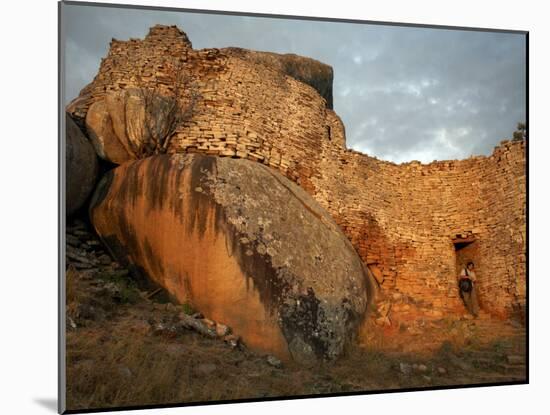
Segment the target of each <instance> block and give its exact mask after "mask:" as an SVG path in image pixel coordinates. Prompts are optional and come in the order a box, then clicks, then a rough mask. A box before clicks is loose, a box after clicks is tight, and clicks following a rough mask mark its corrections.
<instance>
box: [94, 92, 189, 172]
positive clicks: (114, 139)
mask: <svg viewBox="0 0 550 415" xmlns="http://www.w3.org/2000/svg"><path fill="white" fill-rule="evenodd" d="M174 99H175V98H174V97H169V96H162V95H160V94H158V93H156V92H154V91H153V90H148V89H145V88H129V89H125V90H121V91H113V92H109V93H107V94H105V95H104V97H103V99H101V100H98V101H96V102H94V103H93V104H92V105H91V106H90V109H89V110H88V113H87V115H86V129H87V131H88V135H89V136H90V139H91V141H92V143H93V145H94V148H95V150H96V152H97V154H98V155H99V156H100V157H101V158H103V159H105V160H108V161H110V162H112V163H115V164H120V163H123V162H125V161H127V160H133V159H139V158H143V157H146V156H149V155H152V154H154V153H155V152H158V151H160V150H161V148H162V144H163V143H164V141H162V140H165V139H166V140H168V139H169V136H170V135H171V134H172V133H173V132H174V131H173V129H174V128H175V123H176V120H175V119H174V118H175V117H178V116H179V115H177V114H176V112H173V107H172V105H175V104H174V102H173V100H174ZM167 143H168V142H167Z"/></svg>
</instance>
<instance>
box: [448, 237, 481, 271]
mask: <svg viewBox="0 0 550 415" xmlns="http://www.w3.org/2000/svg"><path fill="white" fill-rule="evenodd" d="M453 245H454V249H455V256H456V272H457V275H458V273H460V271H461V270H462V268H464V267H465V266H466V264H467V263H468V262H470V261H472V262H473V263H474V264H475V266H476V268H478V266H479V261H478V260H479V255H478V249H477V245H478V244H477V241H476V238H475V236H474V235H471V234H470V235H457V237H456V238H454V239H453Z"/></svg>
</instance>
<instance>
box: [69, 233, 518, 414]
mask: <svg viewBox="0 0 550 415" xmlns="http://www.w3.org/2000/svg"><path fill="white" fill-rule="evenodd" d="M69 235H70V236H68V238H67V243H68V245H67V247H68V256H67V260H68V263H69V264H70V265H69V269H68V273H67V342H66V350H67V360H66V363H67V407H68V409H71V410H77V409H90V408H109V407H120V406H136V405H140V406H141V405H155V404H169V403H189V402H201V401H217V400H232V399H254V398H265V397H282V396H296V395H314V394H331V393H343V392H368V391H380V390H391V389H402V388H424V387H435V386H453V385H464V384H489V383H501V382H521V381H525V380H526V364H525V363H526V361H525V358H526V348H525V346H526V333H525V329H524V328H523V327H522V326H521V325H520V324H517V323H515V322H513V321H502V320H495V319H492V318H491V317H490V316H488V315H482V316H481V317H480V318H478V319H469V318H467V317H460V318H442V319H439V320H431V321H429V322H423V321H422V322H420V323H419V324H416V325H413V326H410V327H407V328H404V327H403V326H401V327H399V328H398V329H393V330H384V329H381V328H380V327H376V326H374V325H373V328H372V335H371V336H369V338H368V339H367V340H366V341H364V343H363V344H362V345H361V346H360V347H359V346H358V347H356V348H354V349H353V350H350V351H349V352H348V353H347V355H346V356H344V357H342V358H341V359H339V360H338V361H336V362H333V363H330V364H322V365H319V366H316V367H314V368H309V369H308V368H304V367H300V366H297V365H295V364H292V363H282V362H279V361H277V359H273V358H272V357H268V356H265V355H259V354H257V353H254V352H252V351H250V350H248V349H247V348H246V345H245V344H243V343H242V342H239V341H237V340H236V337H235V336H223V335H222V336H205V335H204V333H203V334H199V333H198V332H197V331H196V330H194V329H191V328H189V327H188V326H185V325H183V324H182V323H181V319H182V316H184V315H185V316H187V317H186V318H189V317H190V316H191V315H194V316H195V317H199V319H200V317H201V316H197V314H194V313H195V310H192V309H190V307H189V306H187V305H183V306H182V305H174V304H172V303H170V302H167V298H166V297H165V296H164V295H163V293H162V292H160V291H158V290H155V289H147V288H144V287H142V286H140V285H139V284H137V283H136V282H135V281H134V280H133V279H132V277H131V276H130V275H129V273H128V271H127V270H125V269H124V268H122V267H121V266H120V265H118V264H117V263H116V262H113V261H112V260H111V259H110V257H109V256H108V255H106V253H105V252H104V251H103V247H102V245H101V243H100V242H99V241H97V239H96V238H95V237H94V236H93V234H91V233H90V232H89V231H88V230H87V229H86V226H85V225H84V224H82V223H78V224H73V225H72V226H70V227H69ZM94 241H95V242H94ZM201 321H206V322H208V320H201ZM236 334H238V333H236Z"/></svg>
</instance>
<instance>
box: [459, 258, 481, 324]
mask: <svg viewBox="0 0 550 415" xmlns="http://www.w3.org/2000/svg"><path fill="white" fill-rule="evenodd" d="M474 268H475V267H474V263H473V262H472V261H470V262H468V263H467V264H466V266H465V267H464V268H462V271H461V272H460V275H459V276H458V287H459V290H460V297H461V298H462V300H463V301H464V305H465V306H466V308H467V309H468V311H469V312H470V313H471V314H472V315H474V316H475V317H477V315H478V313H479V303H478V301H477V294H476V284H477V283H476V273H475V271H474Z"/></svg>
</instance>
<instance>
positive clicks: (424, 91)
mask: <svg viewBox="0 0 550 415" xmlns="http://www.w3.org/2000/svg"><path fill="white" fill-rule="evenodd" d="M63 18H64V23H65V33H66V43H65V56H66V65H65V79H66V94H65V99H66V101H69V100H71V99H72V98H74V97H76V96H77V95H78V93H79V91H80V89H81V88H83V87H84V86H85V85H86V84H87V83H89V82H90V81H91V80H92V79H93V77H94V75H95V74H96V72H97V70H98V67H99V63H100V59H101V58H102V57H104V56H105V55H106V54H107V50H108V45H109V42H110V40H111V38H115V39H120V40H126V39H129V38H131V37H133V38H143V37H144V36H145V35H146V34H147V31H148V28H149V27H150V26H153V25H155V24H176V25H178V26H179V27H180V28H181V29H182V30H184V31H185V32H186V33H187V35H188V37H189V39H190V40H191V42H192V43H193V47H194V48H195V49H201V48H210V47H219V48H221V47H226V46H238V47H243V48H247V49H255V50H264V51H271V52H278V53H296V54H299V55H303V56H309V57H312V58H314V59H317V60H320V61H321V62H324V63H327V64H329V65H331V66H332V67H333V68H334V109H335V111H336V112H337V113H338V114H339V115H340V116H341V117H342V120H343V121H344V124H345V126H346V135H347V144H348V147H350V148H353V149H355V150H358V151H362V152H364V153H367V154H369V155H372V156H376V157H378V158H380V159H384V160H390V161H394V162H397V163H401V162H405V161H411V160H419V161H422V162H431V161H432V160H445V159H457V158H466V157H469V156H471V155H482V154H483V155H489V154H491V152H492V150H493V147H494V146H495V145H497V144H498V143H499V142H500V141H501V140H503V139H505V138H509V137H511V135H512V132H513V131H514V129H515V126H516V123H517V122H518V121H524V120H525V118H526V113H525V106H526V104H525V102H526V101H525V100H526V95H525V91H526V82H525V78H526V75H525V61H526V49H525V36H524V35H522V34H516V33H495V32H477V31H459V30H446V29H427V28H417V27H415V28H412V27H401V26H383V25H372V24H351V23H334V22H316V21H299V20H286V19H274V18H271V19H270V18H259V17H240V16H225V15H212V14H195V13H181V12H160V11H155V10H131V9H116V8H103V7H93V6H77V5H65V6H64V15H63Z"/></svg>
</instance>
